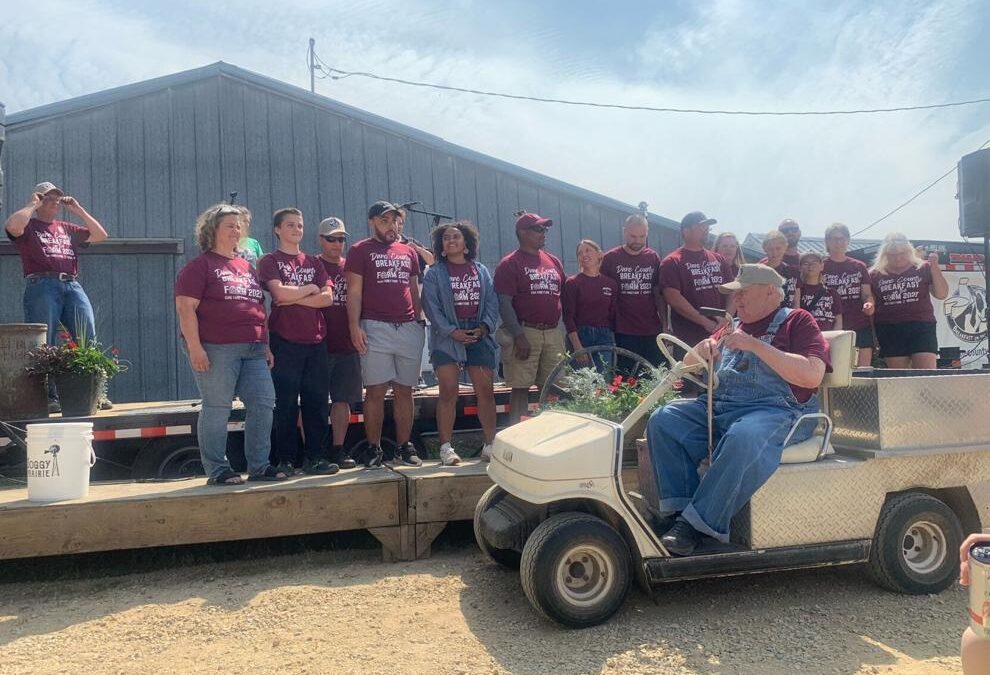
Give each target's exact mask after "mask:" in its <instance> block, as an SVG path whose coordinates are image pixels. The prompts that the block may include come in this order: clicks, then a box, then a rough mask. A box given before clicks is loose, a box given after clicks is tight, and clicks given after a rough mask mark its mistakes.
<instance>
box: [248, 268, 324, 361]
mask: <svg viewBox="0 0 990 675" xmlns="http://www.w3.org/2000/svg"><path fill="white" fill-rule="evenodd" d="M258 277H259V278H260V280H261V284H262V286H264V287H265V288H268V282H269V281H274V280H276V279H278V280H279V281H281V282H282V283H283V284H284V285H286V286H296V287H302V286H306V285H308V284H314V285H316V286H319V287H320V288H324V287H325V286H326V285H327V271H326V269H325V268H324V267H323V265H321V264H320V262H319V260H317V259H316V257H315V256H311V255H306V254H305V253H299V254H297V255H292V254H289V253H284V252H282V251H273V252H272V253H269V254H267V255H264V256H262V257H261V260H259V261H258ZM269 328H270V329H271V331H272V332H273V333H275V334H276V335H278V336H279V337H280V338H282V339H283V340H288V341H289V342H294V343H296V344H303V345H313V344H317V343H318V342H323V338H324V337H326V331H327V326H326V320H325V319H324V318H323V312H322V311H321V310H319V309H316V308H314V307H306V306H304V305H285V306H282V305H277V304H275V303H274V302H272V316H271V320H270V322H269Z"/></svg>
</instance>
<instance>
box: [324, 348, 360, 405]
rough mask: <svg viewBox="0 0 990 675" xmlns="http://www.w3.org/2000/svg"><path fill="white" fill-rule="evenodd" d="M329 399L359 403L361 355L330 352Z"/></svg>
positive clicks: (335, 401)
mask: <svg viewBox="0 0 990 675" xmlns="http://www.w3.org/2000/svg"><path fill="white" fill-rule="evenodd" d="M329 356H330V400H331V401H333V402H334V403H352V404H353V403H360V402H361V399H362V398H363V392H362V390H361V355H360V354H358V353H357V352H351V353H349V354H337V353H333V352H331V353H330V355H329Z"/></svg>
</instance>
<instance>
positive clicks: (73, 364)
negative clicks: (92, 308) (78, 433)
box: [27, 331, 126, 417]
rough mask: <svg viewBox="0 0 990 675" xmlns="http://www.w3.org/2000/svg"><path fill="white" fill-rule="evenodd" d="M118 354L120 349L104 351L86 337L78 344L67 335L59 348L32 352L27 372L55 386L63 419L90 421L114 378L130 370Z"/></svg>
mask: <svg viewBox="0 0 990 675" xmlns="http://www.w3.org/2000/svg"><path fill="white" fill-rule="evenodd" d="M118 354H119V350H118V349H117V348H116V347H110V348H103V347H102V346H101V345H100V343H98V342H96V341H90V340H87V339H86V337H85V333H81V334H80V338H79V339H78V340H74V339H72V336H71V335H69V333H68V332H66V331H63V332H62V333H61V335H60V341H59V343H58V344H54V345H47V344H46V345H42V346H40V347H38V348H36V349H34V350H32V351H31V352H29V358H30V363H29V365H28V367H27V371H28V372H29V373H31V374H32V375H36V376H39V377H41V376H43V377H48V378H50V380H52V381H54V382H55V387H56V388H57V390H58V395H59V401H60V402H61V404H62V416H63V417H86V416H89V415H94V414H96V410H97V408H98V407H99V403H100V398H101V396H102V395H103V394H104V392H105V391H106V385H107V382H108V381H109V380H110V378H112V377H113V376H115V375H116V374H117V373H119V372H121V371H123V370H126V365H124V364H122V363H121V362H120V360H119V359H118V358H117V356H118Z"/></svg>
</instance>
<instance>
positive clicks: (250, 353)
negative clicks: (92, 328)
mask: <svg viewBox="0 0 990 675" xmlns="http://www.w3.org/2000/svg"><path fill="white" fill-rule="evenodd" d="M241 223H242V213H241V210H240V208H238V207H236V206H231V205H229V204H216V205H214V206H211V207H210V208H208V209H206V211H204V212H203V213H202V214H200V216H199V218H198V219H197V221H196V240H197V241H198V242H199V247H200V249H201V250H202V251H203V253H202V254H201V255H199V256H198V257H196V258H193V259H192V260H190V261H189V262H188V263H186V265H185V267H183V268H182V269H181V270H180V271H179V276H178V278H177V279H176V281H175V309H176V312H177V313H178V315H179V327H180V329H181V332H182V340H183V344H184V347H185V350H186V353H187V354H188V355H189V364H190V366H192V370H193V376H194V378H195V379H196V386H197V387H199V393H200V396H202V398H203V406H202V410H201V411H200V413H199V419H198V421H197V425H196V434H197V436H198V437H199V452H200V456H201V458H202V460H203V469H204V470H205V471H206V475H207V478H208V480H207V483H208V484H209V485H240V484H241V483H242V482H243V480H242V479H241V476H240V475H239V474H238V473H236V472H235V471H234V470H233V469H232V468H231V466H230V462H229V461H228V459H227V452H226V451H227V420H228V418H229V417H230V402H231V400H233V398H234V396H235V395H236V396H238V397H240V399H241V401H242V402H243V403H244V415H245V419H244V456H245V458H246V459H247V469H248V474H249V476H248V480H252V481H255V480H284V479H285V478H286V477H287V476H286V474H285V473H283V472H281V471H278V470H277V469H276V468H275V467H273V466H272V465H271V463H270V462H269V455H270V454H271V431H272V410H273V408H274V407H275V387H274V386H273V384H272V377H271V374H270V373H269V368H271V365H272V362H273V359H272V353H271V351H269V349H268V325H267V316H266V314H265V294H264V292H263V291H262V288H261V285H260V284H259V283H258V277H257V274H256V273H255V271H254V269H252V267H251V265H250V263H248V261H247V260H245V259H244V258H241V257H239V256H238V255H237V246H238V243H239V242H240V240H241Z"/></svg>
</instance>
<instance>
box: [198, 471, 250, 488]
mask: <svg viewBox="0 0 990 675" xmlns="http://www.w3.org/2000/svg"><path fill="white" fill-rule="evenodd" d="M206 484H207V485H243V484H244V479H243V478H241V474H239V473H237V472H236V471H234V470H233V469H230V468H227V469H224V470H223V471H221V472H220V473H218V474H217V475H216V476H211V477H210V478H209V479H208V480H207V481H206Z"/></svg>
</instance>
